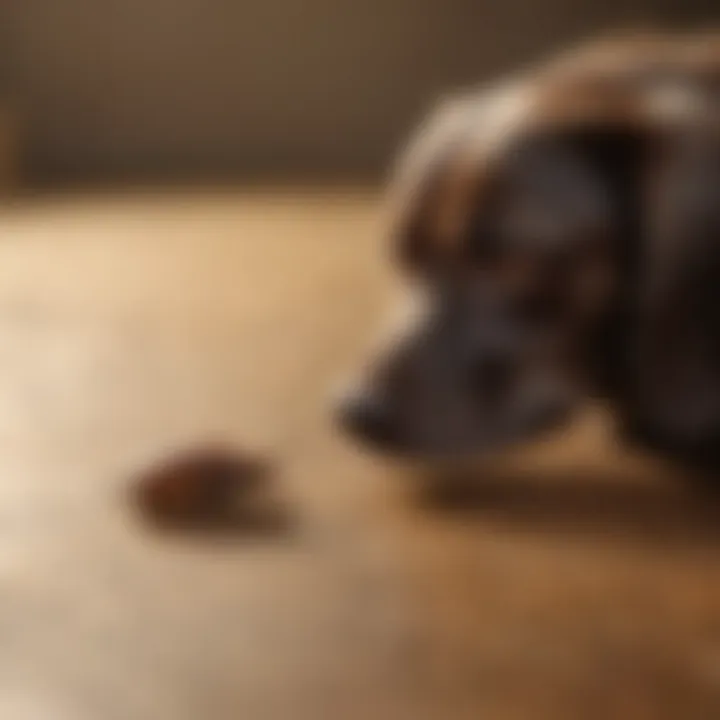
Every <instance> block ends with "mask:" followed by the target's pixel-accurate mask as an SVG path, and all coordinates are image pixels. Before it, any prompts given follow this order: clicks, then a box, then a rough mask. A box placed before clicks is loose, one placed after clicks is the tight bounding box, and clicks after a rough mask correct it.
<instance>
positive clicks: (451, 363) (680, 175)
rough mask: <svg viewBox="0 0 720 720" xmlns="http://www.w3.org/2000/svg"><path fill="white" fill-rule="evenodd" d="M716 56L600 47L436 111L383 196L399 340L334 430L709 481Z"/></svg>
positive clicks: (716, 331) (718, 231)
mask: <svg viewBox="0 0 720 720" xmlns="http://www.w3.org/2000/svg"><path fill="white" fill-rule="evenodd" d="M718 78H720V39H718V37H715V36H707V37H702V38H698V39H696V40H695V41H693V40H688V39H687V38H671V37H664V36H648V37H644V38H633V39H624V40H620V41H615V42H612V43H596V44H592V45H589V46H586V47H583V48H581V49H579V50H575V51H574V52H573V53H571V54H569V55H567V54H566V55H563V56H561V57H559V58H553V59H552V60H551V61H549V62H548V63H546V64H544V65H543V66H541V67H537V68H533V69H532V70H530V71H528V72H525V73H519V74H518V75H516V76H513V77H510V78H508V79H507V80H506V81H504V82H501V83H497V84H495V85H494V86H491V87H488V88H485V89H482V90H480V91H478V92H476V93H470V94H468V95H466V96H463V97H459V98H456V99H453V100H450V101H449V102H446V103H444V104H443V106H442V107H441V108H440V109H439V110H438V111H436V112H435V113H434V114H433V115H432V116H431V118H430V119H429V121H427V122H426V123H425V124H424V125H423V126H422V127H421V129H420V131H419V132H418V133H417V135H416V137H415V138H414V139H413V141H412V142H411V143H410V145H409V147H408V148H407V149H406V151H405V152H404V153H403V155H402V157H401V160H400V162H399V164H398V167H397V168H396V172H395V174H394V179H393V182H392V184H391V192H390V194H389V197H390V205H389V211H390V217H389V222H388V227H389V232H390V234H391V241H392V243H393V246H394V248H395V249H396V251H397V257H398V259H399V261H400V263H401V265H402V267H403V268H404V270H405V272H406V273H407V275H408V284H409V285H410V286H411V287H412V288H413V294H414V297H415V301H414V312H413V313H412V314H411V318H412V321H411V322H410V323H409V324H408V325H407V326H406V327H405V328H404V329H403V330H402V331H399V332H397V333H396V334H395V335H394V337H392V338H391V339H390V342H389V345H388V347H387V349H386V350H385V351H384V352H382V353H380V355H379V356H378V357H376V358H373V359H372V361H371V363H370V367H369V369H368V371H367V373H366V375H365V378H364V379H363V381H362V383H361V384H360V391H359V392H356V393H355V394H354V395H353V396H352V397H351V398H350V399H349V400H348V401H347V402H346V403H344V404H343V407H342V410H341V418H342V420H343V422H344V424H345V425H346V426H348V427H349V428H350V429H351V430H352V431H353V433H354V434H356V435H359V436H361V437H362V438H364V439H365V440H368V441H370V442H372V443H373V444H375V445H378V446H382V447H384V448H385V449H387V450H390V451H393V452H402V453H404V454H408V455H423V456H432V457H437V456H452V457H456V456H458V455H467V454H472V453H476V452H479V451H483V450H486V449H490V448H495V447H497V446H499V445H504V444H507V443H511V442H517V441H521V440H524V439H528V438H531V437H533V436H534V435H536V434H537V433H538V432H540V431H542V430H544V429H549V428H551V427H556V426H557V425H558V424H560V423H562V422H563V421H565V420H566V419H567V418H569V417H570V415H571V413H572V411H573V410H574V409H575V408H576V407H577V406H578V405H579V404H580V403H581V402H582V400H583V399H585V398H587V397H588V395H591V394H599V395H602V396H603V397H605V398H606V399H609V400H610V401H611V402H612V403H613V404H614V406H615V407H616V409H617V412H618V416H619V419H620V425H621V427H622V428H623V429H624V432H625V433H626V434H627V435H628V436H629V437H632V438H633V439H634V440H636V441H637V442H643V443H645V444H646V445H648V446H651V447H653V448H654V449H656V450H658V451H663V452H666V453H668V454H669V455H671V456H673V457H676V458H678V459H681V460H682V461H683V462H699V463H702V464H712V463H713V462H714V461H715V455H716V454H717V456H718V459H719V460H720V449H719V450H718V451H717V453H716V451H715V450H714V448H715V446H716V445H718V444H720V316H718V312H719V311H718V310H716V309H715V308H716V307H719V308H720V135H719V134H718V130H719V128H720V124H718V119H720V111H719V110H718V109H717V107H718V99H719V98H720V82H718Z"/></svg>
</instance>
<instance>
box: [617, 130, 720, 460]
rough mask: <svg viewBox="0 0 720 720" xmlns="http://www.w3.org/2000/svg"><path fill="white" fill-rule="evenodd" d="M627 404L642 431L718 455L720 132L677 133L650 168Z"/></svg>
mask: <svg viewBox="0 0 720 720" xmlns="http://www.w3.org/2000/svg"><path fill="white" fill-rule="evenodd" d="M647 201H648V204H647V208H648V217H647V225H646V227H647V233H646V237H645V247H644V253H643V275H642V277H641V278H640V283H639V286H638V299H639V303H638V306H637V307H638V316H637V328H638V330H637V334H636V337H635V342H634V344H633V345H632V346H631V347H632V349H633V355H634V356H633V357H632V362H633V365H634V368H633V373H632V375H631V377H632V379H633V383H634V388H633V392H632V393H631V395H630V398H631V402H630V404H629V407H628V410H629V411H630V415H631V422H632V424H633V425H634V426H635V429H636V431H639V432H640V434H641V435H643V436H644V439H646V440H649V441H651V442H652V443H653V444H655V445H658V446H659V447H658V449H664V450H666V451H670V452H672V453H675V454H678V455H683V456H687V458H686V459H688V460H695V461H698V462H706V461H708V462H710V461H711V462H715V459H714V458H718V459H720V447H715V446H716V445H718V441H720V132H718V128H716V127H697V126H693V127H688V128H686V129H684V130H683V131H682V132H679V133H678V134H677V136H676V137H675V138H674V140H673V142H672V143H671V144H670V145H669V147H667V148H666V152H665V154H664V157H663V158H662V160H661V162H660V163H659V165H658V167H657V168H656V170H655V171H654V173H653V178H652V180H651V184H650V186H649V193H648V198H647Z"/></svg>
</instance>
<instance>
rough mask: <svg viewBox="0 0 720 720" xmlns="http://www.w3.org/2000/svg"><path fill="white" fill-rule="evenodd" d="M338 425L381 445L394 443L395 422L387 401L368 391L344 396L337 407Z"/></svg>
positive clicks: (357, 437) (352, 434) (361, 438)
mask: <svg viewBox="0 0 720 720" xmlns="http://www.w3.org/2000/svg"><path fill="white" fill-rule="evenodd" d="M335 415H336V421H337V423H338V425H339V426H340V427H341V428H342V429H343V430H344V431H345V432H346V433H348V434H349V435H351V436H352V437H354V438H356V439H358V440H360V441H362V442H366V443H369V444H371V445H376V446H380V447H386V446H390V445H394V444H395V441H396V437H395V432H394V429H393V423H392V420H391V417H390V412H389V411H388V408H387V403H385V402H384V401H383V399H382V398H381V397H380V396H379V395H377V394H373V393H371V392H368V391H355V392H352V393H348V394H346V395H345V396H343V397H342V398H341V399H340V401H339V402H338V403H337V406H336V409H335Z"/></svg>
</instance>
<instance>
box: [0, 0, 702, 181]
mask: <svg viewBox="0 0 720 720" xmlns="http://www.w3.org/2000/svg"><path fill="white" fill-rule="evenodd" d="M712 5H713V3H712V2H710V1H709V0H688V2H680V0H627V1H624V0H607V1H605V2H600V1H599V0H576V1H572V2H571V1H570V0H538V1H537V2H528V1H527V0H506V1H504V2H501V3H497V2H493V3H489V2H486V3H480V2H474V1H473V0H448V1H447V2H433V1H432V0H420V1H419V2H418V1H415V2H411V1H410V0H368V1H367V2H363V3H352V2H349V0H344V1H343V2H331V1H330V0H307V1H306V2H303V3H298V2H291V0H270V1H269V2H263V3H260V2H244V1H243V2H230V1H228V0H122V1H121V0H103V2H93V1H92V0H63V2H55V1H54V0H22V1H20V0H5V2H3V3H2V8H0V12H1V13H2V16H0V33H1V35H0V38H1V40H0V108H2V116H3V117H5V118H6V119H5V121H4V123H3V125H5V124H7V123H8V122H9V121H8V120H7V117H6V116H8V115H9V116H10V118H11V120H12V121H13V122H15V123H16V130H18V132H19V135H20V138H21V140H18V141H17V142H20V143H21V145H20V158H21V160H20V171H21V172H22V174H23V177H26V178H28V179H31V180H32V181H43V182H53V183H55V182H57V183H62V182H66V181H68V180H71V179H72V180H88V179H94V178H102V179H103V180H107V179H113V178H120V177H123V178H138V177H145V178H153V179H167V177H168V176H183V177H185V178H193V177H197V176H200V175H202V176H205V177H220V176H222V177H226V178H227V177H230V178H242V179H256V178H263V179H265V180H267V179H273V178H277V177H283V178H286V179H287V178H297V177H308V176H315V177H343V178H348V177H358V176H359V177H372V178H375V177H377V174H378V172H379V171H380V170H381V169H382V168H383V167H384V165H385V164H386V162H387V158H388V154H389V153H390V152H391V151H392V149H393V148H394V146H395V145H396V143H397V142H398V140H399V139H400V138H402V136H403V134H404V133H405V132H406V129H407V127H408V125H409V124H410V123H412V122H414V121H415V119H416V118H417V116H418V114H419V113H421V112H423V111H424V110H425V109H426V108H427V106H428V105H429V104H430V103H431V102H432V101H433V100H434V99H435V98H436V96H437V95H438V93H440V92H446V91H447V90H448V89H452V88H454V87H456V86H461V85H466V84H468V83H474V82H476V81H478V80H479V79H483V78H488V77H492V76H493V74H495V73H497V72H499V71H501V70H507V69H509V68H512V67H514V66H516V65H518V64H519V63H522V62H526V61H531V60H533V59H535V58H537V57H539V56H541V55H542V53H543V52H545V51H548V50H550V49H551V48H553V47H556V46H557V45H558V44H559V43H563V42H567V41H570V40H576V39H578V38H582V37H585V36H588V35H591V34H593V33H596V32H598V31H601V30H606V29H611V28H617V27H623V26H626V25H656V24H666V25H667V24H673V23H687V22H697V21H698V20H703V19H707V18H708V17H709V16H710V15H711V13H712ZM0 132H3V131H0ZM7 132H8V130H5V131H4V133H5V134H7ZM6 152H7V151H6ZM6 162H9V161H6Z"/></svg>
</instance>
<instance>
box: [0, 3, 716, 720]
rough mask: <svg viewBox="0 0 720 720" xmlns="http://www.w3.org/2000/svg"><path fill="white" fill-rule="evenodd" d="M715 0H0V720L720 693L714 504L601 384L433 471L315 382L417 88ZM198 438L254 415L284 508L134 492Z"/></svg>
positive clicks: (378, 302) (155, 719) (211, 716)
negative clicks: (560, 421) (176, 510)
mask: <svg viewBox="0 0 720 720" xmlns="http://www.w3.org/2000/svg"><path fill="white" fill-rule="evenodd" d="M717 11H718V9H717V7H716V0H486V1H485V2H479V1H478V0H355V1H353V2H351V0H0V199H6V200H8V202H7V203H2V206H1V207H2V209H1V210H0V720H6V719H7V720H26V719H27V720H199V719H201V718H206V719H207V720H234V719H236V718H242V719H243V720H325V719H327V720H336V719H337V720H340V719H342V720H368V718H373V720H404V719H405V718H408V719H409V718H412V719H413V720H416V719H421V720H422V719H425V718H427V720H464V719H465V718H468V719H469V718H488V719H489V720H504V719H506V718H507V719H510V718H512V719H516V720H525V719H529V718H532V720H543V719H547V720H558V719H565V718H566V719H567V720H577V719H578V718H583V719H585V718H588V719H591V718H598V719H601V718H602V719H605V718H617V719H622V720H624V719H625V718H627V719H628V720H663V719H665V718H667V719H672V720H695V719H696V718H697V719H698V720H700V719H702V720H710V719H711V718H718V717H720V611H719V609H720V563H718V547H719V545H720V523H719V522H718V508H717V505H716V504H714V503H713V502H709V501H708V500H707V498H705V497H702V496H700V495H698V494H694V493H693V492H691V491H689V490H688V485H687V484H686V483H684V482H682V480H680V479H678V478H677V477H676V476H675V474H674V472H673V471H671V470H670V469H669V468H665V467H661V466H659V465H658V464H657V463H656V462H654V461H653V460H652V459H650V458H646V457H641V456H637V455H633V454H632V453H630V452H629V451H628V450H627V449H626V448H620V447H617V445H616V443H614V441H613V435H612V427H611V423H610V422H609V419H608V417H607V414H605V413H604V412H603V410H602V408H594V407H593V408H589V409H588V411H587V413H584V414H582V415H581V417H579V418H578V421H577V423H576V424H575V425H574V426H573V427H572V428H569V429H568V430H567V432H563V433H562V434H561V435H560V436H559V437H556V438H549V439H548V440H547V441H544V442H543V443H541V444H540V445H539V446H538V447H532V448H517V449H513V450H512V452H510V453H509V454H508V455H507V456H503V457H499V458H493V459H492V461H490V460H488V462H487V464H486V465H484V466H483V468H482V469H481V471H480V472H479V473H478V478H477V480H478V485H477V487H476V490H477V491H478V492H477V493H474V494H471V495H470V496H463V495H462V494H460V495H459V496H456V498H455V499H454V500H453V493H452V485H451V484H450V485H449V489H450V490H451V492H450V493H448V494H447V495H446V494H445V490H446V488H445V486H444V485H442V484H441V485H440V486H439V487H432V484H430V485H429V486H427V487H426V479H425V478H423V477H421V476H419V475H418V473H417V472H416V471H415V470H413V469H409V468H404V467H397V466H395V465H393V464H392V463H387V462H381V461H379V460H378V459H375V458H371V457H367V456H365V455H364V454H362V453H360V452H358V450H357V448H355V447H353V446H352V445H351V444H349V443H347V442H345V441H344V440H343V439H342V438H339V437H338V436H337V434H336V433H335V432H334V431H333V428H332V424H331V422H330V419H329V411H328V410H329V401H328V398H329V394H330V390H331V389H332V387H333V386H334V385H335V380H336V379H337V378H338V377H342V376H343V375H344V374H345V373H346V372H348V371H350V370H352V369H353V367H354V366H355V365H356V364H357V363H358V361H359V360H360V359H361V358H362V357H363V351H364V350H365V349H366V346H367V342H366V341H367V340H368V339H372V337H373V330H374V329H375V326H376V325H377V323H378V322H379V321H380V320H381V318H382V317H383V315H384V312H385V311H386V310H387V309H388V308H389V307H390V306H391V305H392V301H393V297H394V293H395V291H396V279H395V277H394V273H393V268H392V267H390V265H389V264H388V263H387V260H386V258H387V252H386V247H385V239H384V238H383V234H382V228H381V224H380V222H379V213H378V207H379V198H380V194H381V189H380V187H381V185H380V180H381V178H382V175H383V172H384V170H385V167H386V165H387V164H388V161H389V159H390V157H391V154H392V153H393V152H394V150H395V148H396V146H397V144H398V143H399V142H401V141H402V139H403V138H404V137H405V135H406V133H407V131H408V130H409V128H410V126H412V125H413V124H414V123H416V122H417V120H418V119H419V116H420V115H422V113H424V112H425V110H426V109H427V108H428V107H429V106H430V105H431V104H432V103H433V102H434V100H435V98H436V97H437V95H438V94H442V93H445V92H447V91H448V90H452V89H454V88H456V87H458V86H465V85H467V84H472V83H475V82H477V81H479V80H483V79H489V78H492V77H493V76H495V75H496V74H497V73H500V72H502V71H506V70H510V69H512V68H514V67H516V66H518V65H521V64H523V63H527V62H532V61H533V60H534V59H536V58H539V57H541V56H543V54H545V53H546V52H551V51H552V50H554V49H556V48H558V47H559V46H561V45H563V44H565V43H568V42H575V41H577V40H579V39H582V38H584V37H588V36H591V35H594V34H596V33H599V32H602V31H604V30H608V29H617V28H622V27H625V26H634V27H637V26H644V27H647V26H657V25H662V26H670V27H676V26H681V25H682V26H684V25H693V26H700V27H705V26H707V25H709V24H710V23H711V22H712V21H714V20H716V19H717ZM208 440H213V441H215V440H219V441H221V442H225V443H229V444H231V445H232V446H233V447H240V448H244V447H247V448H249V449H251V450H253V451H255V450H257V451H260V450H262V449H265V448H269V451H270V459H271V460H272V461H273V462H274V464H275V466H276V473H275V477H274V478H273V481H272V483H271V484H270V491H271V492H270V494H271V496H273V495H274V496H275V498H276V499H277V501H278V502H279V503H280V506H281V507H284V508H285V513H286V515H287V516H288V520H289V522H288V523H286V524H281V526H278V527H277V528H276V529H275V530H273V531H272V532H269V533H267V532H263V533H259V534H253V533H252V532H251V533H250V534H247V533H246V532H245V529H243V528H242V527H237V528H235V529H233V528H225V532H222V533H219V534H216V533H209V534H208V535H204V534H202V533H200V534H188V535H183V534H182V533H180V534H173V533H169V534H168V533H164V532H161V531H160V530H158V529H157V528H154V527H152V526H151V525H150V524H148V523H147V522H144V521H143V520H142V518H141V517H139V516H138V514H137V513H136V512H135V508H134V507H133V506H132V504H131V503H130V502H129V495H130V493H131V491H132V489H133V488H134V487H135V483H136V482H137V478H138V473H141V471H144V469H145V468H146V467H148V466H151V465H152V463H153V462H155V461H157V460H161V459H164V458H166V457H172V456H173V453H175V452H177V451H179V450H185V449H187V448H192V447H194V445H195V444H196V443H204V442H206V441H208ZM448 480H449V479H448ZM458 500H459V502H458ZM236 531H237V532H236Z"/></svg>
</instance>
